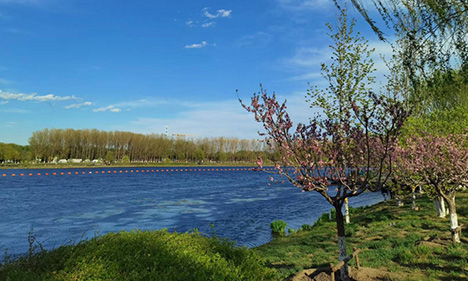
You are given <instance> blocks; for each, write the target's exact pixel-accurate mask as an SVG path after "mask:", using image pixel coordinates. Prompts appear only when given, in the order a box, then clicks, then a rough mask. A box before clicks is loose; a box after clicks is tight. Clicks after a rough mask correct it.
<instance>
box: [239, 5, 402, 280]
mask: <svg viewBox="0 0 468 281" xmlns="http://www.w3.org/2000/svg"><path fill="white" fill-rule="evenodd" d="M339 22H340V26H339V28H338V30H337V31H336V33H333V34H330V36H331V38H332V39H333V40H334V43H335V44H334V45H332V46H330V47H331V48H332V50H333V57H332V61H333V62H332V63H331V64H330V65H328V66H327V65H324V64H323V65H322V71H323V76H324V77H325V78H326V79H327V80H328V82H329V86H328V88H327V89H326V90H325V91H321V90H319V89H317V88H312V89H311V90H310V91H309V92H308V99H309V102H310V103H311V106H313V107H318V108H320V109H321V111H322V112H323V116H317V117H316V118H313V119H311V120H310V122H309V124H301V123H299V124H298V125H297V126H296V128H295V129H293V122H292V120H291V119H290V117H289V115H288V113H287V106H286V101H285V102H284V103H282V104H280V103H279V102H278V101H277V99H276V95H275V94H273V95H271V96H270V95H268V94H267V93H266V91H264V90H263V89H261V91H260V93H258V94H254V96H253V97H252V99H251V103H250V105H245V104H243V103H242V101H240V102H241V104H242V105H243V106H244V108H245V109H246V110H247V111H248V112H251V113H253V114H254V116H255V120H256V121H257V122H260V123H262V124H263V127H264V129H265V132H264V133H261V135H266V142H267V143H268V144H269V145H271V146H272V147H274V148H275V149H277V150H278V151H279V152H280V154H281V159H280V161H279V163H276V165H275V168H276V170H275V171H276V172H277V173H278V174H280V175H281V176H284V177H286V178H287V179H288V180H289V181H290V182H291V183H292V184H294V185H295V186H296V187H298V188H300V189H302V190H303V191H315V192H317V193H319V194H320V195H322V196H323V198H324V199H325V200H326V201H327V202H329V203H330V204H331V205H332V206H333V207H334V208H335V210H336V225H337V234H338V250H339V258H340V260H343V259H344V258H345V257H346V256H347V255H346V239H345V224H344V219H343V212H342V207H343V204H344V203H345V201H346V199H347V198H349V197H354V196H359V195H360V194H362V193H363V192H365V191H366V190H371V191H376V190H378V189H379V188H380V187H381V186H382V183H383V182H385V181H386V180H387V179H388V177H389V175H390V173H391V167H392V165H391V157H390V156H391V155H392V153H391V152H392V150H393V148H394V145H395V142H396V135H397V133H398V131H399V129H400V128H401V126H402V125H403V122H404V120H405V118H406V117H407V112H406V111H405V110H404V109H403V107H402V106H401V104H400V103H399V102H398V101H397V100H396V99H395V98H390V97H388V96H384V95H377V94H375V93H373V92H372V91H371V89H370V88H369V87H370V84H371V83H372V82H373V81H374V79H373V77H372V76H371V73H372V72H373V62H372V60H371V59H370V54H371V52H372V51H373V50H371V49H369V47H368V45H367V42H366V41H364V39H363V38H362V37H360V36H359V35H358V36H355V35H354V34H353V32H354V31H353V28H354V21H352V22H351V24H350V25H349V26H348V23H347V18H346V14H345V11H344V10H341V14H340V16H339ZM328 27H329V29H330V32H334V30H333V28H332V27H331V26H328ZM257 164H258V165H259V168H261V165H262V161H261V159H259V161H258V162H257ZM330 187H332V188H330ZM341 278H342V280H348V279H349V276H348V269H347V267H346V266H344V267H343V268H342V269H341Z"/></svg>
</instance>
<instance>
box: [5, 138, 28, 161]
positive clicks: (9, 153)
mask: <svg viewBox="0 0 468 281" xmlns="http://www.w3.org/2000/svg"><path fill="white" fill-rule="evenodd" d="M30 159H31V154H30V152H29V146H21V145H17V144H13V143H1V142H0V162H7V161H14V162H16V161H26V160H30Z"/></svg>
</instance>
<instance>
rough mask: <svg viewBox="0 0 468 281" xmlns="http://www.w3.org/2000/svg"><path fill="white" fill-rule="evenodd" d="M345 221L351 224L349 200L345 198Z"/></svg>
mask: <svg viewBox="0 0 468 281" xmlns="http://www.w3.org/2000/svg"><path fill="white" fill-rule="evenodd" d="M344 207H345V221H346V224H349V204H348V198H345V205H344Z"/></svg>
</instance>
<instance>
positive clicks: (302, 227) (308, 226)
mask: <svg viewBox="0 0 468 281" xmlns="http://www.w3.org/2000/svg"><path fill="white" fill-rule="evenodd" d="M312 228H313V226H312V225H310V224H303V225H302V226H301V228H300V229H299V230H304V231H310V230H312Z"/></svg>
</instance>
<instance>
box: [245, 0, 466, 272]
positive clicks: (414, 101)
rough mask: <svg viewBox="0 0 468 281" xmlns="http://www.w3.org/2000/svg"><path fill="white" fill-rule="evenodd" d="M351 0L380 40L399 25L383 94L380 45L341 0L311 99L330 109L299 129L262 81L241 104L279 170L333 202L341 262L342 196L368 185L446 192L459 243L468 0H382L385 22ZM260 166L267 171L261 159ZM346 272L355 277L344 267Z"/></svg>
mask: <svg viewBox="0 0 468 281" xmlns="http://www.w3.org/2000/svg"><path fill="white" fill-rule="evenodd" d="M351 2H352V3H353V6H354V7H355V8H357V10H358V11H359V12H360V13H361V14H362V15H363V17H364V19H365V20H366V21H367V22H368V23H369V24H370V26H371V27H372V29H373V30H374V31H375V32H376V33H377V35H378V36H379V37H380V38H381V39H382V40H384V41H387V42H388V40H387V38H386V37H385V36H384V32H382V30H386V31H388V30H394V31H395V34H392V36H395V37H396V38H397V40H396V42H393V43H392V42H390V44H391V45H392V47H393V50H394V55H393V57H392V59H391V60H388V61H387V63H388V67H389V70H390V75H388V81H387V84H386V86H385V87H383V88H382V91H381V92H379V93H375V92H374V91H373V88H372V83H373V81H374V78H373V76H372V71H373V62H372V60H371V59H369V58H370V53H371V52H372V51H373V50H370V49H369V47H368V44H367V41H365V40H364V38H362V37H360V36H359V35H357V36H356V35H354V34H353V32H354V31H353V28H354V23H351V24H348V23H347V18H346V8H345V9H342V8H341V7H340V5H339V3H338V1H335V4H336V6H337V7H338V9H339V11H340V16H339V22H340V26H339V27H338V28H337V29H336V30H335V29H333V28H330V33H331V34H330V36H331V38H332V39H333V40H334V44H333V45H332V46H331V48H332V50H333V56H332V63H331V64H329V65H325V64H323V65H322V75H323V76H324V78H325V79H326V80H327V81H328V83H329V84H328V87H327V88H326V89H324V90H321V89H318V88H316V87H312V88H311V90H310V91H309V92H308V102H309V103H310V104H311V106H312V107H318V108H320V111H321V112H323V113H322V115H321V116H317V117H315V118H311V120H310V123H309V124H298V125H297V126H296V127H295V128H294V127H293V122H292V120H291V119H290V118H289V115H288V113H287V111H286V102H284V103H282V104H281V103H279V102H278V101H277V100H276V97H275V95H272V96H270V95H267V93H266V92H265V91H264V90H263V89H262V90H261V92H260V93H258V94H254V95H253V97H252V99H251V102H250V104H247V105H246V104H242V105H243V106H244V108H245V109H246V110H247V111H248V112H252V113H253V115H254V116H255V120H256V121H257V122H260V123H262V124H263V126H264V129H265V133H266V135H267V136H266V142H267V143H269V144H271V145H273V146H275V147H276V148H277V149H278V151H279V152H280V154H281V158H280V160H279V161H278V162H277V164H276V166H275V167H276V173H278V174H279V175H281V176H284V177H286V178H287V179H288V180H289V181H290V182H291V183H293V184H294V185H295V186H296V187H298V188H300V189H302V190H303V191H315V192H317V193H319V194H320V195H322V196H323V197H324V199H325V200H326V201H327V202H329V203H330V204H331V205H332V206H333V207H334V208H335V210H336V224H337V234H338V249H339V257H340V260H343V259H344V258H345V257H346V241H345V231H344V229H345V224H344V218H343V214H342V207H343V204H345V203H346V202H347V200H346V199H347V198H349V197H354V196H358V195H360V194H362V193H363V192H365V191H369V190H370V191H377V190H379V189H388V188H390V189H391V190H392V191H393V192H397V191H404V190H412V191H414V188H415V186H420V187H422V188H423V189H424V190H425V191H426V194H428V195H429V196H435V197H437V196H439V197H442V198H443V199H445V200H446V201H447V202H448V205H449V212H450V224H451V231H452V237H453V240H454V242H460V239H459V238H460V237H459V232H458V231H459V227H458V220H457V215H456V206H455V194H456V190H457V188H458V187H459V186H460V184H463V183H466V182H467V181H468V141H467V138H468V135H467V134H466V131H465V130H466V129H467V128H468V126H467V125H468V118H467V117H468V114H466V112H467V109H468V103H467V102H466V101H467V96H468V95H467V94H468V93H467V88H468V79H466V78H467V77H468V75H466V74H468V48H467V46H468V44H467V43H468V38H467V37H466V34H467V32H468V28H467V26H468V21H466V14H467V11H468V5H467V4H466V2H465V1H459V0H441V1H429V0H412V1H401V0H389V1H383V2H382V1H378V0H375V1H372V2H373V3H374V4H375V8H376V11H377V12H378V13H380V15H381V17H382V21H380V19H378V20H377V19H375V18H371V17H370V15H369V13H368V11H367V10H366V9H365V5H363V4H362V3H361V1H360V0H352V1H351ZM381 22H382V23H383V24H384V25H385V26H384V27H382V26H379V23H381ZM241 103H242V101H241ZM410 113H412V115H410ZM257 164H258V165H259V169H261V168H262V165H263V160H262V158H261V157H259V159H258V161H257ZM291 167H292V168H293V169H292V171H293V172H291V169H290V168H291ZM288 168H289V169H288ZM330 186H333V190H332V189H330ZM407 187H410V188H407ZM341 280H349V276H348V270H347V267H346V265H345V266H343V267H342V269H341Z"/></svg>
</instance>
